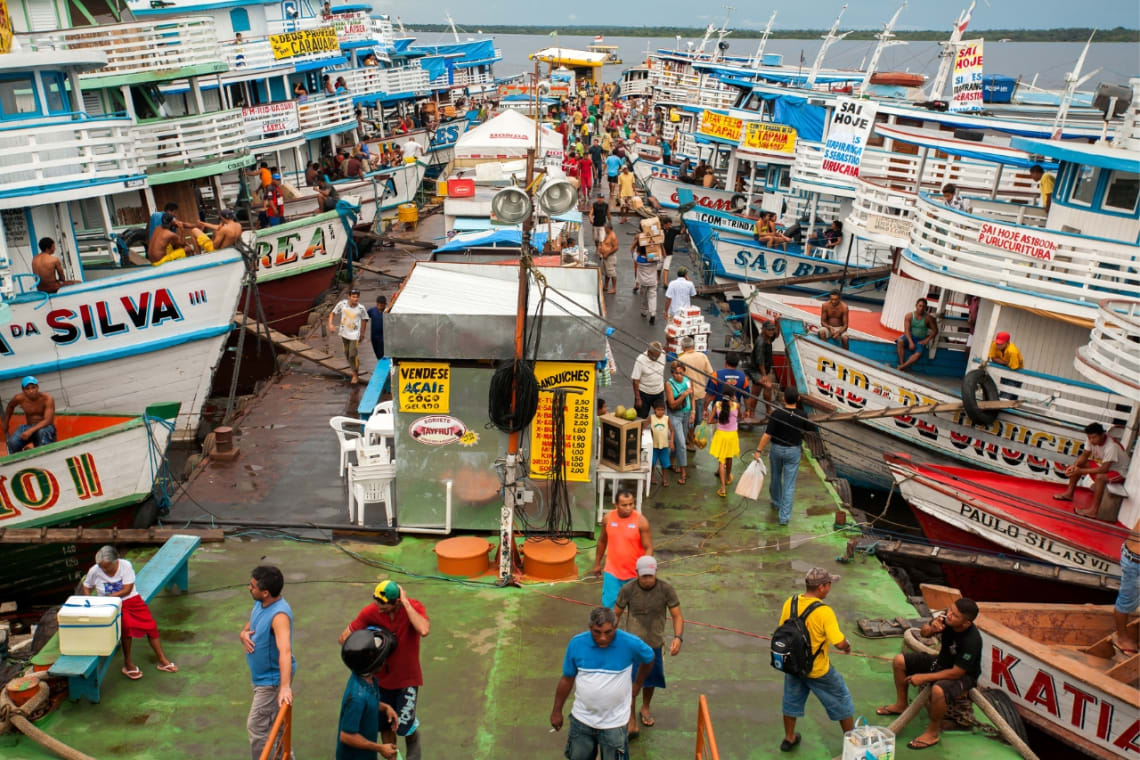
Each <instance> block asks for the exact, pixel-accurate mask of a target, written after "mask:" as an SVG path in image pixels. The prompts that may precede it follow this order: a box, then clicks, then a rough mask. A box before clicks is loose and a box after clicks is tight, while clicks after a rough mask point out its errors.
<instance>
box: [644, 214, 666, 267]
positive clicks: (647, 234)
mask: <svg viewBox="0 0 1140 760" xmlns="http://www.w3.org/2000/svg"><path fill="white" fill-rule="evenodd" d="M637 244H638V245H640V246H644V247H645V258H647V259H649V260H650V261H659V260H660V259H661V257H662V256H664V255H665V232H664V230H662V229H661V220H659V219H658V218H657V217H655V216H653V217H650V218H649V219H642V220H641V234H639V235H638V236H637Z"/></svg>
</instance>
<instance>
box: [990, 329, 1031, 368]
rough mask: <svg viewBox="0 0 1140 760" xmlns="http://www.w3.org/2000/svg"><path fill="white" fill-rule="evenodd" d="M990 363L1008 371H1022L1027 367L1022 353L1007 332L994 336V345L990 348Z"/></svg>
mask: <svg viewBox="0 0 1140 760" xmlns="http://www.w3.org/2000/svg"><path fill="white" fill-rule="evenodd" d="M990 361H991V362H993V363H994V364H1000V365H1001V366H1003V367H1005V368H1007V369H1021V368H1022V367H1024V366H1025V361H1024V360H1022V358H1021V351H1019V350H1018V348H1017V346H1015V345H1013V343H1012V341H1010V337H1009V333H1007V332H999V333H998V334H997V335H995V336H994V343H993V345H992V346H990Z"/></svg>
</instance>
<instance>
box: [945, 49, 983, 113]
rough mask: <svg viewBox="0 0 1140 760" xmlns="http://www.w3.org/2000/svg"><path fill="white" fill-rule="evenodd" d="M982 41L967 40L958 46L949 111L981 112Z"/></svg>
mask: <svg viewBox="0 0 1140 760" xmlns="http://www.w3.org/2000/svg"><path fill="white" fill-rule="evenodd" d="M983 42H984V40H980V39H979V40H969V41H968V42H962V43H959V45H958V51H957V52H956V53H955V54H954V80H953V96H952V97H951V100H950V110H951V111H959V112H962V111H980V110H982V108H983V107H984V106H983V100H982V61H983V57H982V43H983Z"/></svg>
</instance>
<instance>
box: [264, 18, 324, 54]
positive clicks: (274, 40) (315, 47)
mask: <svg viewBox="0 0 1140 760" xmlns="http://www.w3.org/2000/svg"><path fill="white" fill-rule="evenodd" d="M269 45H270V47H272V48H273V57H274V59H276V60H281V59H282V58H296V57H298V56H303V55H309V54H311V53H327V52H335V51H337V50H340V43H339V42H338V41H337V38H336V29H334V28H333V27H331V26H322V27H320V28H319V29H305V30H302V31H300V32H287V33H286V34H271V35H269Z"/></svg>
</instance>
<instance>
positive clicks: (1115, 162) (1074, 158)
mask: <svg viewBox="0 0 1140 760" xmlns="http://www.w3.org/2000/svg"><path fill="white" fill-rule="evenodd" d="M1009 144H1010V145H1011V146H1012V147H1014V148H1018V149H1019V150H1024V151H1026V152H1027V153H1039V154H1041V155H1043V156H1052V157H1053V158H1056V159H1058V160H1060V161H1069V162H1072V163H1074V164H1086V165H1088V166H1099V167H1101V168H1102V169H1119V170H1122V171H1127V172H1140V159H1136V158H1129V157H1128V156H1130V155H1132V154H1131V153H1130V152H1125V151H1121V152H1120V155H1115V154H1113V153H1102V152H1101V151H1097V150H1084V149H1082V146H1081V145H1079V144H1070V143H1065V142H1059V141H1054V140H1039V139H1035V138H1029V137H1017V136H1015V137H1012V138H1010V141H1009ZM1091 147H1093V146H1089V145H1087V144H1086V145H1084V146H1083V148H1091Z"/></svg>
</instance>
